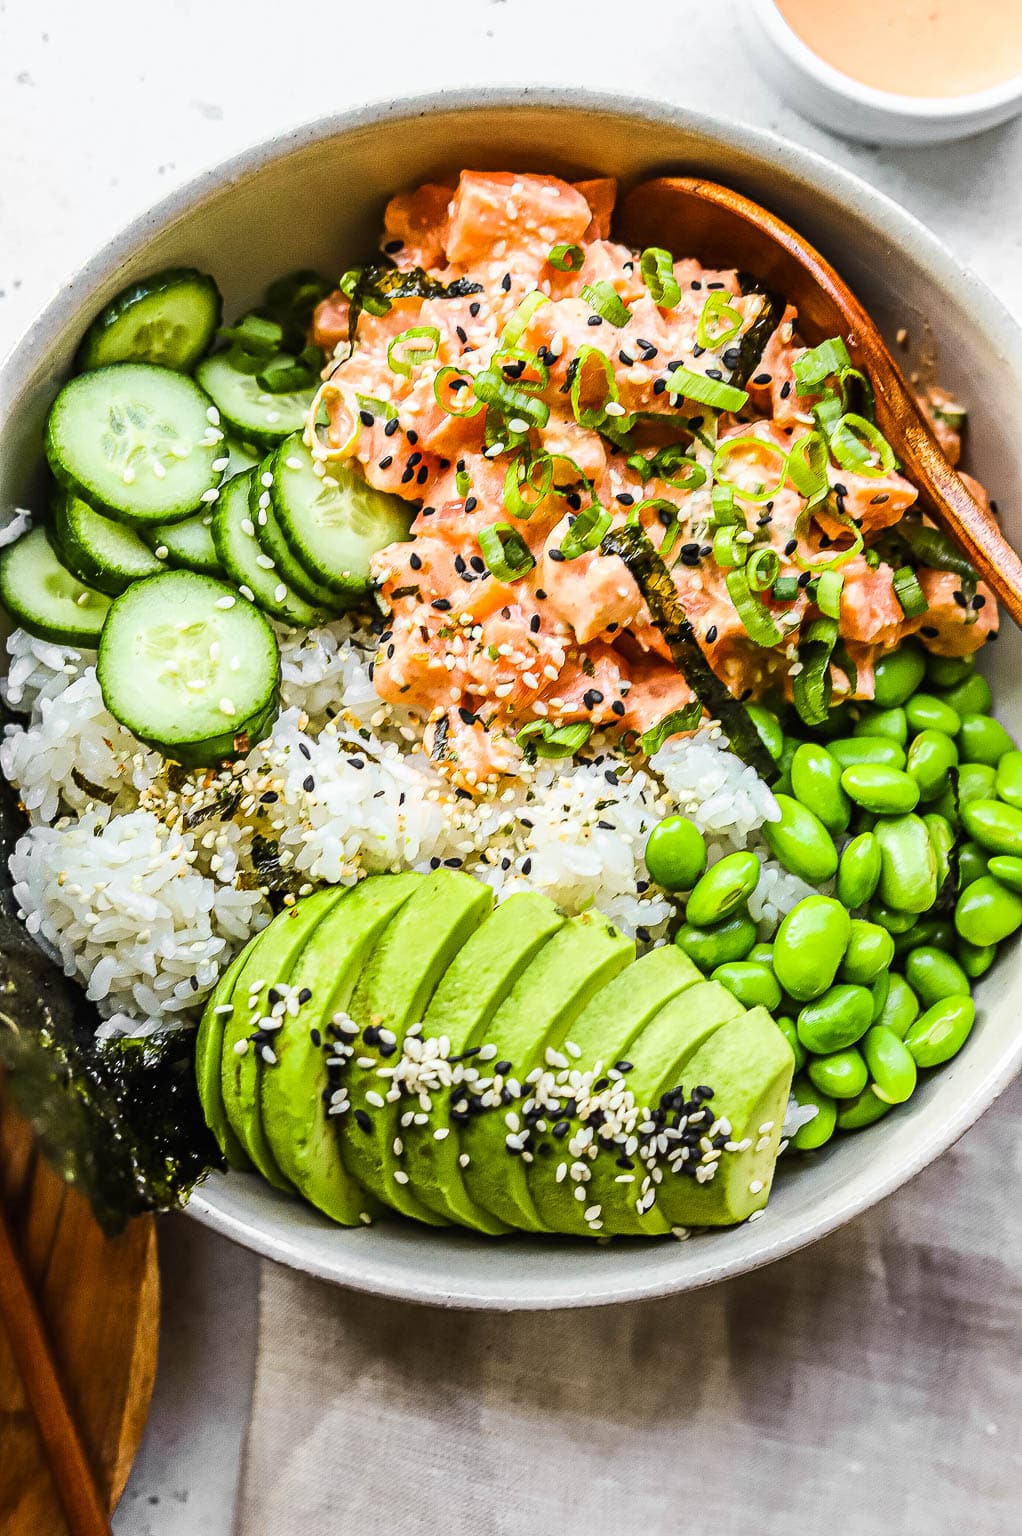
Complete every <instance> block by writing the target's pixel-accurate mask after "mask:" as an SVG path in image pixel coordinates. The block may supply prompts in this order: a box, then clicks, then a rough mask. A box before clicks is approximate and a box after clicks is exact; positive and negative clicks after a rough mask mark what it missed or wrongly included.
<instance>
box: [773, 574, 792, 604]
mask: <svg viewBox="0 0 1022 1536" xmlns="http://www.w3.org/2000/svg"><path fill="white" fill-rule="evenodd" d="M796 597H798V577H797V576H778V578H777V580H776V581H775V582H774V590H773V599H774V602H775V603H793V602H794V601H795V599H796Z"/></svg>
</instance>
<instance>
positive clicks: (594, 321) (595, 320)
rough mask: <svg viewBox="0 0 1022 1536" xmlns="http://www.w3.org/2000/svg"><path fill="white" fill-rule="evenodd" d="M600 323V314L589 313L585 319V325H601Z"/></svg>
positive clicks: (601, 322)
mask: <svg viewBox="0 0 1022 1536" xmlns="http://www.w3.org/2000/svg"><path fill="white" fill-rule="evenodd" d="M602 324H603V316H602V315H590V316H589V319H588V320H587V321H586V325H602Z"/></svg>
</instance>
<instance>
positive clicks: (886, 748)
mask: <svg viewBox="0 0 1022 1536" xmlns="http://www.w3.org/2000/svg"><path fill="white" fill-rule="evenodd" d="M827 751H828V752H829V753H830V755H831V757H833V758H836V759H837V761H838V762H839V763H840V764H841V767H842V768H854V767H855V766H856V764H858V763H879V764H880V765H881V767H884V768H904V766H905V748H904V747H903V746H902V745H901V743H900V742H897V741H892V740H891V738H890V737H889V736H839V737H838V739H837V740H836V741H828V743H827Z"/></svg>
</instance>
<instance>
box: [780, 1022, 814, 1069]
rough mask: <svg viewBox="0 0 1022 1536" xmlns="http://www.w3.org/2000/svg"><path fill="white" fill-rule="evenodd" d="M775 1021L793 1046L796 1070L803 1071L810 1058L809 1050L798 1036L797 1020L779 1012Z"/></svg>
mask: <svg viewBox="0 0 1022 1536" xmlns="http://www.w3.org/2000/svg"><path fill="white" fill-rule="evenodd" d="M774 1023H775V1024H776V1025H777V1028H778V1029H779V1030H780V1031H781V1034H782V1035H783V1036H784V1038H785V1040H787V1042H788V1044H789V1045H790V1046H791V1053H792V1055H793V1056H794V1058H795V1071H796V1072H801V1070H802V1068H803V1067H804V1066H805V1064H806V1062H807V1061H808V1059H809V1052H808V1051H807V1050H806V1048H805V1046H804V1045H803V1044H802V1042H801V1040H800V1039H799V1038H798V1030H797V1029H796V1028H795V1020H794V1019H789V1018H788V1016H787V1014H784V1013H779V1014H776V1015H775V1017H774Z"/></svg>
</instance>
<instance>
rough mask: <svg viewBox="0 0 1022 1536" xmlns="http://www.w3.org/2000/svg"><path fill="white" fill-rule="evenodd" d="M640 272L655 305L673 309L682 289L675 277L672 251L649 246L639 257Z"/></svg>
mask: <svg viewBox="0 0 1022 1536" xmlns="http://www.w3.org/2000/svg"><path fill="white" fill-rule="evenodd" d="M639 271H640V272H641V274H642V281H643V282H644V283H645V284H646V287H647V289H648V290H649V296H650V298H651V299H652V300H653V303H654V304H657V305H659V307H660V308H661V309H673V308H674V306H675V305H676V304H677V302H678V300H679V299H680V298H681V288H680V286H679V283H678V279H677V278H676V277H675V275H674V257H673V256H672V255H671V253H670V251H665V250H663V249H661V247H660V246H657V245H651V246H648V247H647V249H646V250H644V251H643V253H642V255H641V256H640V257H639Z"/></svg>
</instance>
